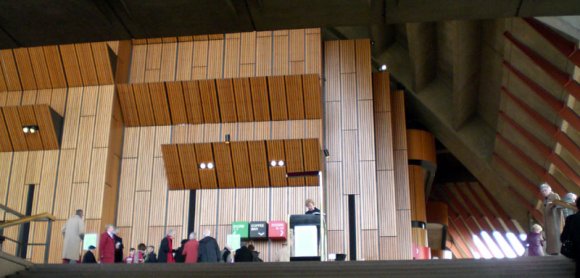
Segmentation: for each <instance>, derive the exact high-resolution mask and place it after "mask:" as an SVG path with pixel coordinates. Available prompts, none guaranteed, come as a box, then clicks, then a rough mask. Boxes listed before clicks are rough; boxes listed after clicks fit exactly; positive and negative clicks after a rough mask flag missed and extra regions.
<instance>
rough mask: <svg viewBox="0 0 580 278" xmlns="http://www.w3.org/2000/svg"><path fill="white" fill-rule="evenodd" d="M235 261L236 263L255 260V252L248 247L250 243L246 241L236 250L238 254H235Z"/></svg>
mask: <svg viewBox="0 0 580 278" xmlns="http://www.w3.org/2000/svg"><path fill="white" fill-rule="evenodd" d="M234 261H235V262H236V263H243V262H252V261H254V254H252V251H250V249H248V244H247V243H244V245H242V246H241V247H240V249H238V250H236V255H235V256H234Z"/></svg>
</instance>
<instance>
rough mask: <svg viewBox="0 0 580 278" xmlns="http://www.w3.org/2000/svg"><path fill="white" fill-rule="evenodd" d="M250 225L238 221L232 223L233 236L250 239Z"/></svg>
mask: <svg viewBox="0 0 580 278" xmlns="http://www.w3.org/2000/svg"><path fill="white" fill-rule="evenodd" d="M249 226H250V224H249V223H248V222H244V221H236V222H233V223H232V234H234V235H240V238H248V234H249V230H250V228H249Z"/></svg>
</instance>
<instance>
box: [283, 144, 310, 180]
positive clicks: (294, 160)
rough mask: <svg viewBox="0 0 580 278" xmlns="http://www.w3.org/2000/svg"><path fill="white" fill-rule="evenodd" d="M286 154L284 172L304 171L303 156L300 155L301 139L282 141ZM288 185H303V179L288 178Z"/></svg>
mask: <svg viewBox="0 0 580 278" xmlns="http://www.w3.org/2000/svg"><path fill="white" fill-rule="evenodd" d="M284 149H285V155H286V172H287V173H300V172H303V171H304V158H303V156H302V141H299V140H287V141H284ZM288 185H290V186H303V185H305V181H304V178H303V177H297V178H288Z"/></svg>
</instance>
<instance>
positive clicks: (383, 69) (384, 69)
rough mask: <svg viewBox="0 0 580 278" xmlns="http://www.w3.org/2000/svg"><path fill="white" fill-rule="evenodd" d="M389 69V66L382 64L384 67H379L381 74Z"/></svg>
mask: <svg viewBox="0 0 580 278" xmlns="http://www.w3.org/2000/svg"><path fill="white" fill-rule="evenodd" d="M388 68H389V67H387V65H386V64H382V65H381V66H380V67H379V71H380V72H383V71H387V69H388Z"/></svg>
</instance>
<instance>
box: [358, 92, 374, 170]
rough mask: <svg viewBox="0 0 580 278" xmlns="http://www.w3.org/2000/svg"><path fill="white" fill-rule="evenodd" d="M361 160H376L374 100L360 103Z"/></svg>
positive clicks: (359, 137) (359, 141)
mask: <svg viewBox="0 0 580 278" xmlns="http://www.w3.org/2000/svg"><path fill="white" fill-rule="evenodd" d="M358 114H359V118H358V121H359V122H358V126H359V133H358V135H359V136H358V144H359V159H360V160H375V123H374V113H373V102H372V100H364V101H359V102H358Z"/></svg>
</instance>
